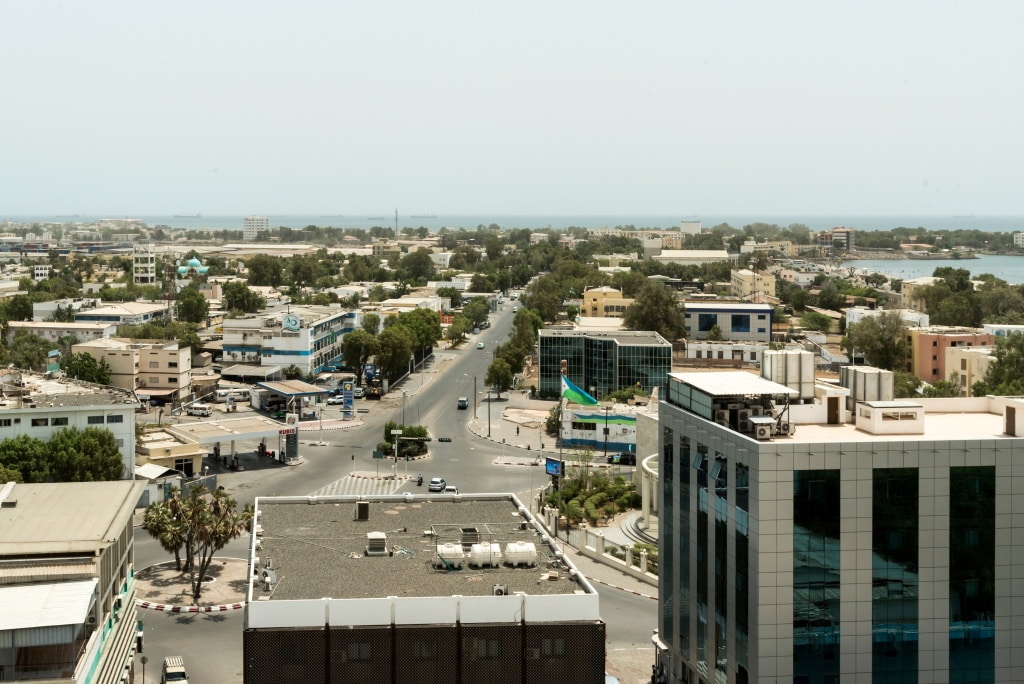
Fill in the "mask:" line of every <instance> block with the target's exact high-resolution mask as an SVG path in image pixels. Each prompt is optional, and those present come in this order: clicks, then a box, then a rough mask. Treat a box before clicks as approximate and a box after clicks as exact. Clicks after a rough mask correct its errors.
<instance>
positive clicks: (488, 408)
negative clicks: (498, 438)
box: [487, 389, 491, 439]
mask: <svg viewBox="0 0 1024 684" xmlns="http://www.w3.org/2000/svg"><path fill="white" fill-rule="evenodd" d="M490 438H491V390H490V389H488V390H487V439H490Z"/></svg>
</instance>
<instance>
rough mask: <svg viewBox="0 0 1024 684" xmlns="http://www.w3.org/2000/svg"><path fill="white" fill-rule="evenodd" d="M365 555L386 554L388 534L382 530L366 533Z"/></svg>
mask: <svg viewBox="0 0 1024 684" xmlns="http://www.w3.org/2000/svg"><path fill="white" fill-rule="evenodd" d="M366 555H367V556H386V555H388V536H387V535H386V534H384V533H383V532H367V533H366Z"/></svg>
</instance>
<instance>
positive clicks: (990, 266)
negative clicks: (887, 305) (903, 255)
mask: <svg viewBox="0 0 1024 684" xmlns="http://www.w3.org/2000/svg"><path fill="white" fill-rule="evenodd" d="M841 268H856V269H865V270H866V271H868V272H869V273H881V274H882V275H885V276H889V277H890V278H898V279H899V280H909V279H911V278H921V277H924V276H930V275H934V273H935V269H937V268H962V269H964V270H965V271H970V273H971V276H972V277H975V278H977V277H978V276H980V275H982V274H985V273H991V274H992V275H994V276H995V277H997V278H1000V279H1002V280H1005V281H1006V282H1007V283H1009V284H1010V285H1022V284H1024V256H1010V255H983V256H979V257H978V258H977V259H934V260H933V259H852V260H846V261H843V263H842V265H841Z"/></svg>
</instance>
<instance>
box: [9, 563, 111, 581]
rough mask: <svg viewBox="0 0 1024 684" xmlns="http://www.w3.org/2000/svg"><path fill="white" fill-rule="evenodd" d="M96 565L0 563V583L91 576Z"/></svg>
mask: <svg viewBox="0 0 1024 684" xmlns="http://www.w3.org/2000/svg"><path fill="white" fill-rule="evenodd" d="M95 572H96V566H95V565H93V564H92V563H89V562H81V563H39V564H38V565H28V566H26V565H13V566H7V565H0V585H7V584H24V583H26V582H52V581H53V580H54V579H58V580H70V579H72V578H74V579H85V578H87V577H92V576H93V575H94V574H95Z"/></svg>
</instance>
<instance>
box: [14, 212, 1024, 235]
mask: <svg viewBox="0 0 1024 684" xmlns="http://www.w3.org/2000/svg"><path fill="white" fill-rule="evenodd" d="M256 215H259V216H266V217H267V218H268V219H270V226H271V228H292V229H301V228H305V227H306V226H311V225H312V226H319V227H331V228H360V229H363V230H367V229H370V228H373V227H374V226H380V227H385V228H394V227H395V214H394V210H392V211H391V212H390V213H389V212H382V213H373V212H365V213H363V212H360V213H356V214H256ZM246 216H249V214H246V215H242V214H223V215H210V216H206V215H203V214H201V213H195V214H178V215H165V214H142V215H139V214H116V213H110V214H96V215H91V214H89V215H85V214H71V215H68V214H52V215H41V214H40V215H6V216H5V215H2V214H0V222H2V221H10V222H14V223H62V224H90V223H95V222H96V221H100V220H102V219H138V220H141V221H142V222H143V223H145V224H147V225H149V226H167V227H170V228H177V229H186V230H241V229H242V220H243V219H244V218H245V217H246ZM681 221H700V223H701V225H702V226H703V227H705V228H712V227H714V226H717V225H720V224H723V223H726V224H728V225H730V226H732V227H733V228H738V229H742V228H743V227H744V226H748V225H751V224H753V223H767V224H774V225H777V226H781V227H783V228H784V227H786V226H789V225H792V224H797V223H799V224H803V225H806V226H808V227H809V228H810V229H811V230H814V231H820V230H828V229H830V228H836V227H839V226H843V227H846V228H854V229H856V230H862V231H884V230H892V229H893V228H926V229H928V230H980V231H985V232H993V233H1006V232H1014V231H1018V230H1024V216H995V215H994V216H974V215H964V216H927V215H916V216H915V215H906V216H902V215H878V216H873V215H840V214H836V215H826V214H822V215H812V214H804V215H801V214H765V215H754V214H750V215H743V214H735V215H726V214H703V215H702V214H679V215H668V214H650V215H644V214H501V213H494V214H430V213H422V214H402V213H399V214H398V228H399V230H401V229H402V228H420V227H425V228H427V229H428V230H429V231H430V232H432V233H436V232H437V231H439V230H441V229H442V228H448V229H454V230H458V229H460V228H462V229H466V230H476V228H477V226H485V227H486V226H489V225H491V224H492V223H493V224H496V225H498V226H499V227H500V228H502V229H505V230H509V229H513V228H519V229H522V228H529V229H536V230H539V229H544V228H551V229H555V230H564V229H566V228H571V227H578V228H614V227H616V226H633V227H634V228H637V229H641V228H649V229H660V230H667V229H671V228H676V227H678V226H679V223H680V222H681Z"/></svg>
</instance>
